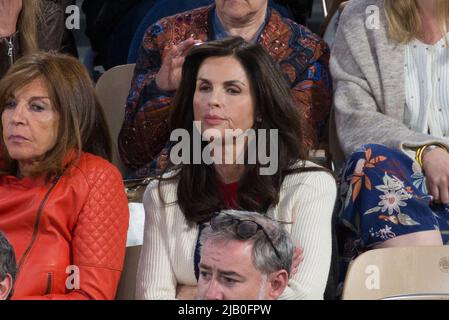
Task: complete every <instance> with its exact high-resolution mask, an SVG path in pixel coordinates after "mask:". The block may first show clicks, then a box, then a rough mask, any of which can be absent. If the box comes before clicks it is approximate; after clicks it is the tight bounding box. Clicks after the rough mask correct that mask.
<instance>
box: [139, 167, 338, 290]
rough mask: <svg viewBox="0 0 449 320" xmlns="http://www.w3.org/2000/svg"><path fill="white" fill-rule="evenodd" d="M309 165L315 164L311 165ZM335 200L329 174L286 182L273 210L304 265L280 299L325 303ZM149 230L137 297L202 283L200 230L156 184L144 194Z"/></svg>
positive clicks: (169, 190) (170, 186) (165, 186)
mask: <svg viewBox="0 0 449 320" xmlns="http://www.w3.org/2000/svg"><path fill="white" fill-rule="evenodd" d="M306 165H307V166H315V165H314V164H312V163H311V162H307V163H306ZM176 188H177V183H176V181H172V182H163V183H162V184H161V191H162V192H161V194H162V196H163V198H164V200H165V201H166V203H171V202H173V201H176ZM335 199H336V183H335V180H334V178H333V177H332V176H331V175H330V174H328V173H325V172H304V173H297V174H292V175H289V176H287V177H286V178H285V180H284V183H283V185H282V188H281V192H280V201H279V204H278V205H277V206H276V207H274V208H270V209H269V211H268V215H269V216H270V217H272V218H274V219H278V220H282V221H291V222H293V224H291V225H286V227H287V229H288V231H289V232H290V233H291V235H292V239H293V243H294V244H295V245H296V246H299V247H302V248H304V261H303V262H302V263H301V264H300V265H299V268H298V271H297V273H296V274H295V275H294V276H293V277H292V278H291V279H290V281H289V286H288V288H287V289H286V290H285V291H284V293H283V294H282V296H281V297H280V298H281V299H323V293H324V290H325V287H326V283H327V278H328V274H329V268H330V262H331V251H332V237H331V220H332V211H333V208H334V202H335ZM144 207H145V215H146V217H145V231H144V242H143V246H142V251H141V256H140V260H139V266H138V271H137V285H136V297H137V299H175V295H176V287H177V285H178V284H180V285H191V286H195V285H197V281H196V278H195V274H194V251H195V244H196V240H197V237H198V226H197V225H195V226H194V227H190V226H188V224H187V222H186V220H185V218H184V215H183V213H182V212H181V210H180V208H179V206H178V205H177V204H172V205H167V206H165V205H164V204H163V202H162V201H161V199H160V198H159V193H158V182H157V181H153V182H152V183H151V184H150V185H149V186H148V188H147V190H146V192H145V195H144Z"/></svg>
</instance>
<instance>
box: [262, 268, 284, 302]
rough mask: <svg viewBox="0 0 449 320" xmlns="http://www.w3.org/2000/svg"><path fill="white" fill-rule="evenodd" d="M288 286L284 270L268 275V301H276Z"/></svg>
mask: <svg viewBox="0 0 449 320" xmlns="http://www.w3.org/2000/svg"><path fill="white" fill-rule="evenodd" d="M287 286H288V273H287V271H286V270H278V271H275V272H273V273H272V274H270V276H269V278H268V288H267V289H268V290H267V291H268V292H267V295H268V299H269V300H276V299H277V298H279V296H280V295H281V294H282V292H284V290H285V288H286V287H287Z"/></svg>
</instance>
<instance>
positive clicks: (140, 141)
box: [118, 0, 332, 176]
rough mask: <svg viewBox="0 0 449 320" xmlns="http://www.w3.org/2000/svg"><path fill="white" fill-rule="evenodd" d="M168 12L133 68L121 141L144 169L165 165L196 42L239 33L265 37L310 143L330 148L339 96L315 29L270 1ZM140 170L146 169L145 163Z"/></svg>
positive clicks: (223, 0)
mask: <svg viewBox="0 0 449 320" xmlns="http://www.w3.org/2000/svg"><path fill="white" fill-rule="evenodd" d="M213 2H214V3H213V4H212V5H210V6H206V7H201V8H197V9H193V10H190V11H186V12H183V13H179V14H176V15H174V16H170V17H166V18H163V19H161V20H159V21H158V22H156V23H155V24H153V25H152V26H150V27H149V28H148V30H147V32H146V33H145V36H144V37H143V39H142V45H141V48H140V50H139V55H138V58H137V62H136V67H135V70H134V77H133V80H132V84H131V89H130V93H129V96H128V100H127V104H126V110H125V119H124V121H123V125H122V128H121V130H120V134H119V137H118V148H119V152H120V156H121V159H122V161H123V163H124V164H125V166H127V167H128V168H129V169H132V170H133V171H135V172H134V173H135V175H137V176H147V174H148V173H147V172H148V171H149V170H150V169H151V171H154V170H157V169H160V166H158V163H157V161H156V160H157V159H158V158H159V154H161V151H162V154H165V148H164V147H165V146H166V144H167V142H168V137H169V136H170V131H169V127H168V118H169V114H170V112H171V110H172V107H173V103H172V102H173V97H174V94H175V92H176V91H177V90H178V89H179V82H180V76H181V69H182V66H183V62H184V59H185V56H186V54H187V52H188V51H189V49H190V48H191V47H192V46H193V45H194V44H195V43H199V42H206V41H212V40H218V39H223V38H226V37H229V36H239V37H242V38H244V39H245V40H246V41H248V42H254V43H259V44H261V45H262V46H263V47H264V49H265V50H266V51H267V52H268V53H269V54H270V56H271V57H272V59H273V60H275V61H276V62H277V63H278V64H279V65H280V66H281V69H282V71H283V73H284V74H285V77H286V79H287V82H288V85H289V88H290V91H291V94H292V95H293V97H294V101H295V104H296V108H297V109H298V110H299V112H301V113H302V116H303V117H304V119H306V120H305V121H304V122H303V124H302V127H303V130H302V131H303V135H304V140H305V141H306V142H307V146H308V147H309V148H327V135H326V132H327V130H326V124H327V121H328V116H329V112H330V106H331V100H332V87H331V79H330V76H329V70H328V59H329V53H330V52H329V48H328V46H327V45H326V43H325V42H324V41H323V40H322V39H320V38H319V37H318V36H316V35H314V34H313V33H312V32H311V31H310V30H308V29H307V28H305V27H304V26H301V25H299V24H297V23H295V22H293V21H292V20H289V19H287V18H284V17H282V16H281V15H280V14H279V13H278V12H277V11H276V10H275V9H273V8H271V7H270V6H269V1H268V0H233V1H228V0H215V1H213ZM140 169H141V170H140Z"/></svg>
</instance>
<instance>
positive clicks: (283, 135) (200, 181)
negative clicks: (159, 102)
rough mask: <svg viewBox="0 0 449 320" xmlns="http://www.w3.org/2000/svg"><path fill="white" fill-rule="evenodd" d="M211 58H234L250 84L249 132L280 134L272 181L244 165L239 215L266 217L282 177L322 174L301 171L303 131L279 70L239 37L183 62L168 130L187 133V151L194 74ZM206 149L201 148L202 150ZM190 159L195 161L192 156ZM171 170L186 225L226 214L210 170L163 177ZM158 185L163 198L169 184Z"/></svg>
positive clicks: (190, 167)
mask: <svg viewBox="0 0 449 320" xmlns="http://www.w3.org/2000/svg"><path fill="white" fill-rule="evenodd" d="M210 57H234V58H235V59H237V60H238V61H239V62H240V64H241V65H242V67H243V68H244V70H245V72H246V74H247V76H248V79H249V81H250V83H251V87H252V91H253V92H252V96H253V99H254V106H255V118H256V117H257V118H258V119H259V120H258V121H255V122H254V125H253V129H255V130H256V132H257V130H258V129H267V132H268V130H269V129H278V137H279V138H278V155H277V156H278V170H277V172H276V173H275V174H274V175H260V174H259V172H260V171H259V169H260V168H261V167H262V165H261V164H260V163H259V161H256V164H246V165H245V169H244V173H243V176H242V177H241V179H240V181H239V188H238V191H237V192H238V198H237V205H238V209H240V210H246V211H255V212H260V213H264V212H266V211H267V210H268V208H269V207H270V206H273V205H276V204H277V203H278V202H279V192H280V189H281V185H282V183H283V181H284V178H285V176H286V175H288V174H291V173H294V172H301V171H317V170H325V169H323V168H305V167H304V161H300V160H305V159H306V158H307V154H308V152H307V148H306V145H305V144H304V142H303V132H302V130H301V128H302V126H301V122H302V117H301V116H300V113H299V112H298V106H296V105H295V102H294V100H293V97H292V95H291V93H290V89H289V86H288V83H287V79H286V78H285V76H284V74H283V73H282V71H281V69H280V67H279V66H278V65H277V64H275V63H274V62H273V60H272V59H271V57H270V56H269V54H268V53H267V52H266V51H265V49H264V48H263V47H262V46H261V45H260V44H257V43H247V42H245V40H243V39H242V38H240V37H230V38H226V39H223V40H216V41H210V42H206V43H204V44H201V45H198V46H195V47H193V48H192V49H191V51H190V52H189V54H188V55H187V57H186V59H185V62H184V66H183V70H182V78H181V83H180V86H179V89H178V90H177V92H176V96H175V98H174V100H173V108H172V112H171V115H170V120H169V125H170V129H171V130H175V129H185V130H187V131H188V132H189V134H190V139H191V140H190V144H191V150H193V140H192V139H193V138H192V137H193V134H192V131H193V128H192V124H193V121H194V114H193V97H194V93H195V89H196V80H197V74H198V70H199V68H200V66H201V64H202V63H203V62H204V60H206V59H207V58H210ZM256 136H257V134H256ZM266 140H267V142H266V143H267V145H266V150H270V147H269V142H270V141H269V140H270V139H266ZM206 145H207V144H204V143H203V144H202V148H204V147H205V146H206ZM191 157H192V159H191V160H193V154H191ZM190 163H194V162H193V161H191V162H190ZM169 170H176V174H174V175H171V177H170V178H168V179H178V189H177V199H178V200H177V203H178V205H179V206H180V208H181V210H182V212H183V213H184V215H185V217H186V219H187V221H188V222H190V223H198V222H204V221H207V220H209V218H210V216H211V215H212V213H214V212H216V211H220V210H222V209H226V207H225V205H224V202H223V198H222V195H221V194H220V192H219V188H218V181H217V175H216V173H215V170H214V168H213V165H207V164H205V163H201V164H181V165H173V164H171V163H170V164H169V165H168V166H167V168H166V169H165V170H164V173H165V172H167V171H169ZM160 179H161V180H160V181H159V194H160V195H162V193H161V188H160V187H161V181H162V180H166V179H167V178H163V177H162V176H161V177H160ZM161 199H162V197H161ZM162 201H164V200H163V199H162Z"/></svg>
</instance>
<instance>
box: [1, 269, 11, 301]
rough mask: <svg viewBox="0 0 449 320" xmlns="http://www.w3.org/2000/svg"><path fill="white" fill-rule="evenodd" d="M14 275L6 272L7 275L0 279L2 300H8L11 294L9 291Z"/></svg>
mask: <svg viewBox="0 0 449 320" xmlns="http://www.w3.org/2000/svg"><path fill="white" fill-rule="evenodd" d="M12 286H13V283H12V277H11V275H10V274H9V273H7V274H6V277H5V278H4V279H3V280H2V281H0V300H6V299H7V298H8V296H9V293H10V292H11V290H12Z"/></svg>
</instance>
